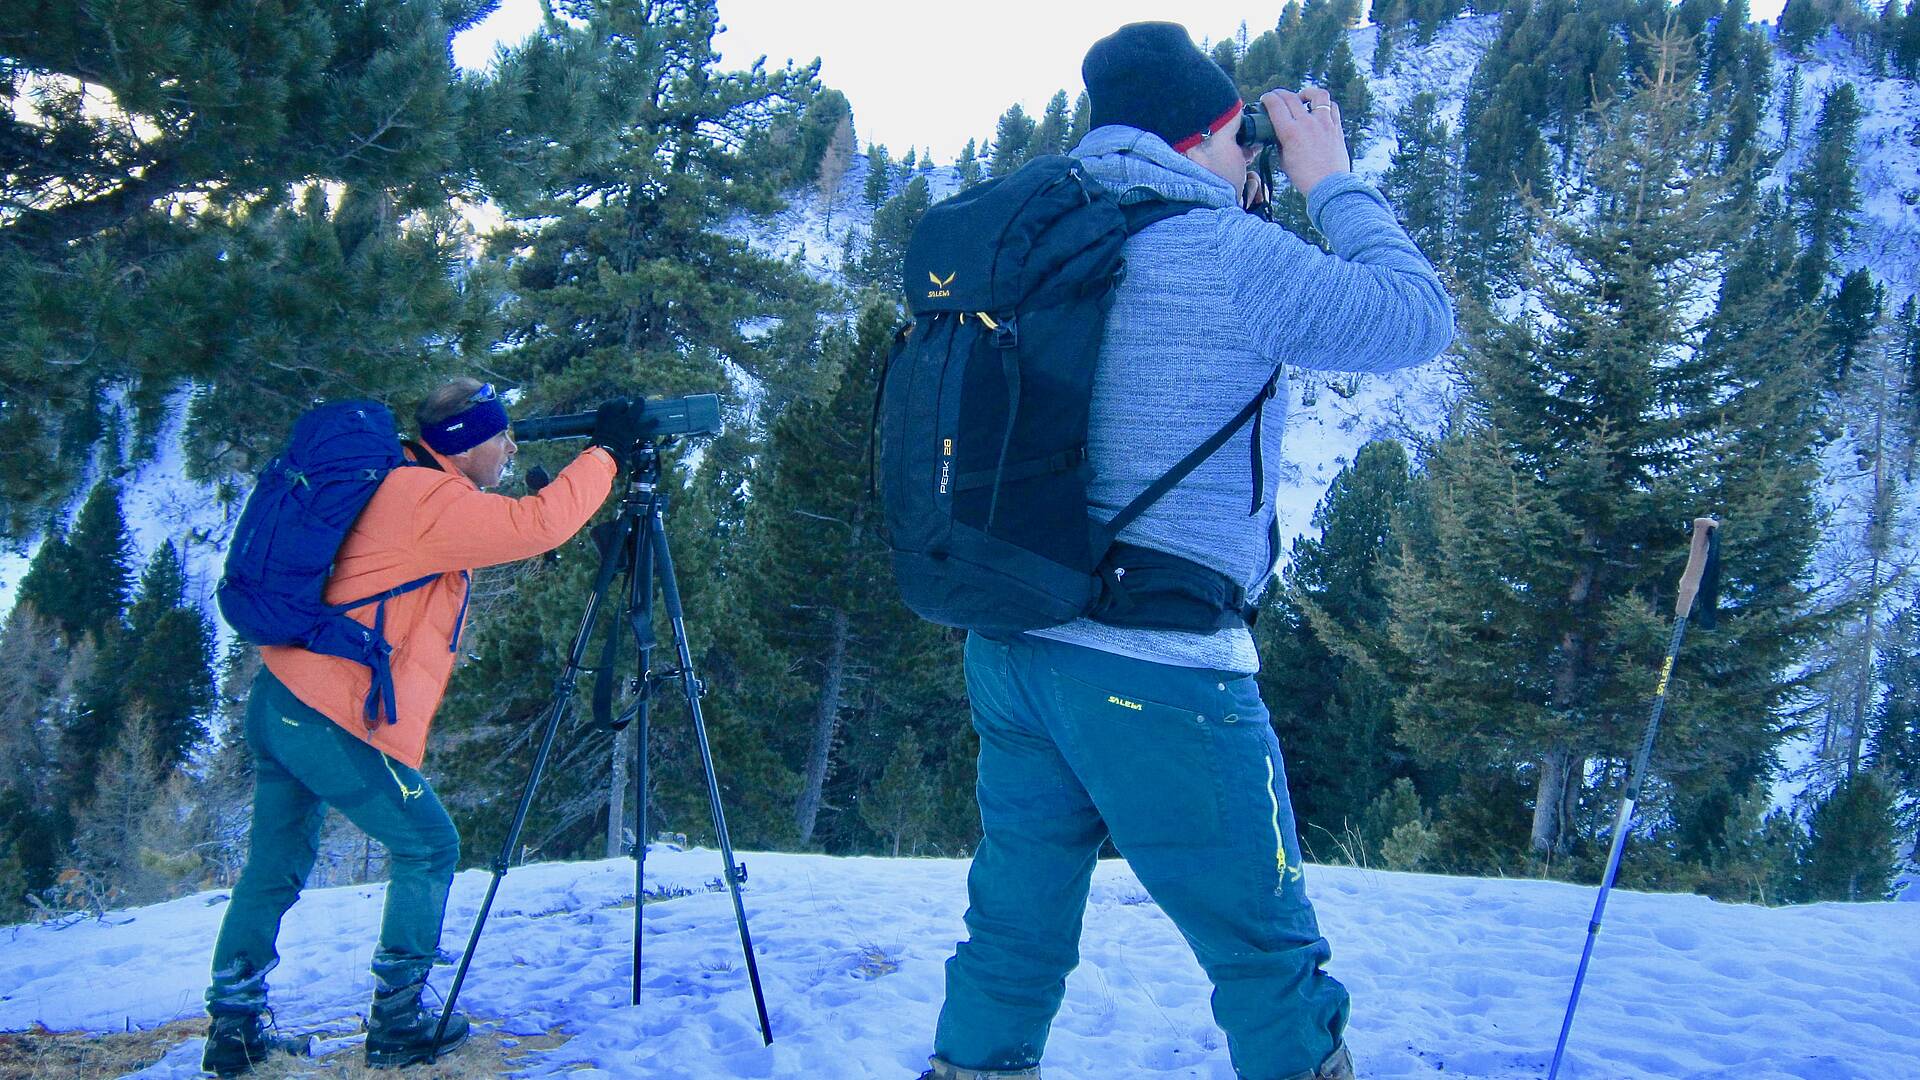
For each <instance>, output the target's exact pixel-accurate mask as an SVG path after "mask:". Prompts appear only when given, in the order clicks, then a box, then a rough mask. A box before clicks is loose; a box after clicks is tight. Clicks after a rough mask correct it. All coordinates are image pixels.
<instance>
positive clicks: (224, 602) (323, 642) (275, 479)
mask: <svg viewBox="0 0 1920 1080" xmlns="http://www.w3.org/2000/svg"><path fill="white" fill-rule="evenodd" d="M401 446H402V443H401V440H400V435H399V431H398V430H397V428H396V427H395V425H394V420H393V413H391V412H389V411H388V410H387V407H386V406H384V405H382V404H380V403H379V402H376V401H336V402H331V403H329V404H326V405H322V406H320V407H318V408H316V409H313V410H311V411H309V412H308V413H307V414H306V415H304V416H302V417H301V418H300V419H299V421H297V422H296V423H295V424H294V425H293V439H292V442H291V443H290V444H289V445H288V446H287V449H286V451H285V452H284V453H282V454H281V455H280V456H279V457H276V458H274V459H273V460H272V461H271V462H269V463H268V464H267V467H266V468H264V469H262V470H261V471H260V477H259V479H258V481H256V482H255V484H254V487H253V494H252V495H250V496H248V497H247V505H246V509H245V510H243V511H242V512H241V514H240V524H239V526H238V527H237V528H235V530H234V533H233V543H232V545H231V547H230V548H229V549H228V551H227V565H226V572H225V575H224V576H223V577H222V578H221V579H220V588H219V591H218V593H217V594H216V597H217V599H218V602H219V605H220V614H221V616H222V617H223V618H225V619H226V620H227V625H229V626H231V627H233V629H234V632H235V633H237V634H239V635H240V637H241V639H242V640H244V641H247V642H249V643H251V644H254V645H290V646H298V647H299V648H302V649H306V650H308V651H310V652H317V653H324V654H326V655H328V656H338V657H343V658H345V659H348V660H352V661H355V662H356V663H361V664H365V665H366V666H367V667H368V668H370V669H371V670H372V671H373V686H372V688H371V689H369V690H368V691H367V700H366V704H365V706H364V710H363V711H364V714H365V719H366V722H367V726H368V727H372V726H374V725H376V724H378V723H379V721H380V717H381V714H382V712H383V711H384V713H385V716H386V721H387V723H389V724H391V723H394V722H395V721H396V720H397V718H398V717H397V714H396V708H395V704H394V689H393V670H392V668H391V666H390V665H389V660H388V658H389V657H390V656H391V655H392V653H393V647H392V646H391V645H389V644H387V638H386V633H385V624H386V615H387V605H386V602H387V601H388V600H391V599H393V598H394V597H396V596H399V595H401V594H403V593H408V592H412V591H413V590H415V589H418V588H422V587H424V586H426V585H428V584H430V583H431V582H432V581H433V580H434V579H435V578H437V577H439V576H440V575H439V574H428V575H427V576H426V577H423V578H420V579H418V580H416V581H409V582H407V583H406V584H404V585H401V586H399V587H397V588H393V589H388V590H387V591H386V592H383V593H380V594H379V595H377V596H369V597H367V598H365V599H363V600H356V601H353V602H352V603H347V604H328V603H326V602H325V600H324V599H322V594H323V593H324V592H325V590H326V587H327V579H328V578H329V576H331V574H332V573H333V560H334V556H335V555H336V554H338V553H339V551H340V543H341V541H343V540H345V539H346V536H347V530H349V529H351V528H352V527H353V523H354V521H355V520H356V519H358V518H359V516H360V511H362V510H364V509H365V508H366V505H367V503H368V501H370V500H371V499H372V498H373V493H374V492H375V491H377V490H379V487H380V483H381V481H383V480H385V479H386V478H387V474H388V473H391V472H392V471H393V470H395V469H397V468H401V467H403V466H407V465H413V464H416V462H412V461H409V460H407V456H406V455H405V454H404V453H402V452H401ZM416 453H417V456H418V457H419V462H418V463H420V464H428V463H431V462H432V460H433V459H432V458H431V457H430V456H428V455H427V454H426V453H425V452H424V451H416ZM431 467H433V468H438V467H439V466H437V465H433V466H431ZM368 604H378V605H380V606H379V610H378V611H377V612H376V614H375V615H374V621H373V626H372V627H371V628H369V627H366V626H363V625H361V624H360V623H358V622H356V621H355V620H353V619H350V618H348V617H347V612H349V611H352V610H354V609H355V608H360V607H365V606H366V605H368ZM465 616H466V611H465V605H464V604H463V605H462V610H461V621H462V622H464V621H465ZM455 633H456V635H457V634H458V631H457V630H456V632H455ZM456 642H457V637H456Z"/></svg>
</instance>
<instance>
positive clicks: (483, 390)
mask: <svg viewBox="0 0 1920 1080" xmlns="http://www.w3.org/2000/svg"><path fill="white" fill-rule="evenodd" d="M499 396H500V395H499V394H497V393H495V392H494V389H493V384H492V383H481V384H480V389H478V390H475V391H474V392H473V393H471V394H469V395H467V404H469V405H478V404H479V403H481V402H483V401H494V400H496V399H498V398H499Z"/></svg>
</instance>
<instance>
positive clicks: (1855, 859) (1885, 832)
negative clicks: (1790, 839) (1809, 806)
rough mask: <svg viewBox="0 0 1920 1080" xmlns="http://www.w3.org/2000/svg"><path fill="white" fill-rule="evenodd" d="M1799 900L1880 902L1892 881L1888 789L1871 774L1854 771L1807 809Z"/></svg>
mask: <svg viewBox="0 0 1920 1080" xmlns="http://www.w3.org/2000/svg"><path fill="white" fill-rule="evenodd" d="M1810 831H1811V833H1812V837H1811V840H1810V842H1809V844H1808V848H1807V862H1806V869H1805V872H1804V877H1803V881H1804V889H1805V892H1804V895H1803V897H1802V899H1805V900H1815V901H1818V900H1881V899H1885V897H1886V894H1887V889H1888V888H1889V887H1891V886H1892V884H1893V868H1894V853H1893V841H1894V822H1893V801H1892V793H1891V792H1889V791H1888V790H1887V786H1886V784H1885V783H1884V782H1883V781H1882V780H1881V779H1880V777H1879V776H1878V775H1877V774H1875V773H1870V772H1863V773H1858V774H1855V775H1854V776H1853V777H1852V778H1851V779H1849V780H1847V781H1845V782H1843V783H1842V784H1841V785H1840V786H1839V787H1838V788H1836V789H1835V790H1834V792H1833V794H1831V795H1829V796H1828V797H1827V798H1826V799H1825V800H1824V801H1822V802H1821V803H1820V805H1819V806H1817V807H1815V809H1814V811H1813V820H1812V822H1811V827H1810Z"/></svg>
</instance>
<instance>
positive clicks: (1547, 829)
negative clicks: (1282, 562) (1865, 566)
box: [1390, 29, 1818, 854]
mask: <svg viewBox="0 0 1920 1080" xmlns="http://www.w3.org/2000/svg"><path fill="white" fill-rule="evenodd" d="M1645 46H1646V50H1647V51H1648V52H1649V53H1650V54H1651V55H1652V56H1653V57H1654V61H1653V63H1652V64H1651V66H1650V67H1649V68H1648V69H1647V70H1646V71H1644V72H1643V73H1642V76H1641V82H1640V85H1639V88H1638V90H1637V91H1636V92H1635V93H1634V94H1633V95H1632V96H1630V97H1627V98H1624V99H1621V100H1616V101H1613V102H1610V103H1608V105H1607V106H1606V107H1605V108H1604V109H1602V110H1597V116H1596V125H1595V136H1594V138H1595V142H1594V145H1593V147H1592V149H1591V153H1590V156H1589V158H1588V160H1587V162H1586V168H1585V170H1584V174H1583V176H1584V179H1583V181H1582V183H1581V184H1580V185H1579V186H1578V187H1576V188H1575V189H1574V190H1572V191H1570V192H1569V193H1568V195H1567V198H1566V200H1565V204H1564V205H1566V206H1567V207H1569V208H1579V209H1577V210H1574V209H1568V210H1564V211H1561V212H1559V213H1557V214H1549V213H1546V212H1545V209H1544V208H1537V209H1536V214H1537V215H1538V216H1537V219H1536V220H1537V224H1536V225H1535V226H1534V228H1533V230H1532V231H1533V232H1534V233H1535V234H1536V235H1537V236H1538V244H1537V250H1536V252H1535V253H1534V254H1532V255H1531V256H1530V258H1529V261H1528V268H1529V273H1528V278H1527V280H1528V281H1529V283H1530V285H1531V287H1532V290H1533V292H1532V295H1531V297H1530V300H1531V303H1534V304H1538V305H1539V307H1540V309H1541V310H1542V311H1544V312H1545V313H1546V316H1547V317H1548V318H1540V319H1536V318H1534V317H1529V316H1528V315H1527V314H1526V313H1525V312H1520V313H1518V315H1517V317H1514V316H1506V315H1501V314H1498V313H1495V312H1492V311H1489V310H1486V309H1483V308H1480V307H1479V306H1478V305H1477V304H1469V305H1467V309H1466V310H1467V315H1468V317H1467V319H1466V325H1467V327H1468V334H1469V340H1470V342H1471V347H1470V348H1469V349H1468V351H1467V365H1466V366H1467V372H1468V377H1469V384H1470V387H1471V392H1470V397H1469V400H1468V408H1467V412H1466V415H1465V417H1464V418H1463V420H1462V421H1461V423H1460V424H1459V425H1458V427H1457V429H1456V431H1455V432H1454V433H1453V434H1452V435H1451V436H1450V437H1449V438H1448V439H1446V440H1445V441H1443V443H1441V444H1440V446H1439V447H1438V448H1437V449H1436V451H1435V453H1434V455H1433V456H1432V458H1431V459H1430V460H1429V462H1428V467H1427V480H1426V483H1425V486H1426V488H1427V491H1428V495H1427V496H1426V503H1425V506H1424V508H1423V513H1424V515H1425V518H1426V521H1427V522H1428V524H1427V526H1426V528H1427V529H1428V530H1429V535H1428V536H1427V537H1423V539H1422V542H1421V543H1420V544H1419V545H1418V546H1410V547H1409V548H1408V549H1407V551H1406V555H1405V558H1404V560H1403V562H1402V564H1401V565H1400V566H1398V567H1396V569H1395V571H1394V572H1393V574H1392V575H1390V576H1391V581H1392V586H1391V591H1392V598H1393V605H1392V610H1393V626H1392V632H1393V636H1392V640H1393V644H1394V647H1395V649H1396V650H1397V651H1398V652H1399V653H1400V654H1401V655H1402V656H1404V657H1405V658H1406V662H1407V663H1408V664H1409V670H1410V674H1411V677H1410V678H1409V689H1408V691H1407V695H1406V697H1405V699H1403V703H1402V706H1401V709H1400V720H1401V729H1400V734H1401V735H1402V737H1404V738H1406V739H1407V740H1408V741H1409V744H1410V745H1411V746H1412V748H1413V749H1414V750H1415V751H1416V752H1417V753H1419V754H1421V755H1422V756H1423V759H1424V760H1427V761H1429V762H1433V763H1438V764H1449V763H1450V764H1455V765H1459V766H1462V767H1467V766H1472V767H1479V768H1484V767H1485V766H1486V764H1487V763H1496V764H1499V765H1507V764H1526V765H1527V768H1528V772H1529V774H1530V777H1531V786H1532V787H1533V789H1534V793H1535V798H1534V811H1533V822H1532V827H1531V829H1530V838H1531V844H1532V846H1533V847H1534V849H1535V850H1536V851H1537V852H1539V853H1542V854H1546V853H1554V854H1564V853H1566V852H1568V851H1570V850H1572V848H1573V845H1574V842H1575V840H1576V839H1577V838H1578V834H1579V832H1580V827H1579V822H1578V821H1577V818H1576V815H1577V811H1578V809H1579V807H1580V805H1581V800H1582V797H1583V794H1584V791H1585V781H1584V777H1585V776H1586V775H1587V772H1588V770H1587V767H1586V765H1587V763H1588V762H1589V761H1591V760H1594V759H1596V758H1597V759H1601V760H1602V761H1612V762H1619V761H1623V760H1625V759H1626V758H1627V757H1628V756H1630V754H1631V752H1632V749H1633V747H1634V745H1635V744H1636V742H1637V739H1638V736H1639V732H1640V730H1641V729H1642V727H1643V726H1644V723H1645V705H1646V700H1647V698H1648V697H1649V696H1650V692H1651V689H1652V680H1653V678H1654V674H1655V672H1656V671H1657V669H1658V667H1659V662H1660V659H1661V654H1662V653H1663V645H1664V642H1665V639H1666V633H1665V630H1666V626H1667V618H1666V612H1665V610H1663V608H1670V607H1671V597H1672V595H1673V588H1674V585H1675V583H1676V582H1677V581H1678V578H1679V572H1680V569H1681V564H1682V563H1683V562H1684V560H1685V556H1686V542H1685V540H1686V534H1685V531H1684V528H1683V526H1684V524H1685V523H1686V522H1687V520H1688V519H1690V518H1692V517H1693V516H1696V515H1697V514H1699V513H1701V512H1702V510H1704V509H1706V508H1709V507H1711V508H1714V509H1717V510H1718V511H1720V512H1721V513H1724V514H1725V515H1726V518H1727V520H1728V521H1729V522H1733V523H1738V522H1743V521H1744V522H1749V523H1750V524H1749V525H1747V526H1745V527H1744V528H1736V527H1734V526H1730V528H1729V530H1728V532H1727V535H1726V536H1725V538H1724V539H1723V546H1722V567H1723V571H1722V573H1723V576H1724V577H1725V579H1726V584H1725V586H1724V588H1725V589H1726V594H1725V595H1727V596H1728V597H1729V600H1730V605H1729V606H1730V607H1732V608H1733V610H1732V611H1731V612H1729V613H1728V614H1727V615H1725V616H1723V621H1722V624H1721V629H1720V630H1719V631H1718V632H1717V633H1715V634H1713V635H1700V638H1701V640H1699V641H1697V642H1696V641H1690V643H1689V652H1688V655H1686V656H1683V657H1682V667H1681V670H1680V671H1679V672H1676V674H1675V676H1674V679H1673V684H1672V687H1673V688H1672V690H1670V693H1671V694H1672V695H1673V696H1674V698H1675V700H1676V701H1679V700H1685V701H1686V705H1685V706H1684V707H1682V706H1679V705H1673V706H1670V708H1669V714H1668V715H1669V719H1668V722H1667V724H1666V726H1665V727H1663V741H1662V744H1661V745H1662V754H1661V755H1660V756H1658V757H1657V758H1656V762H1655V766H1656V770H1657V771H1658V772H1659V773H1660V779H1659V780H1657V781H1656V785H1660V784H1665V785H1667V786H1668V787H1671V788H1673V789H1674V790H1675V794H1674V796H1673V797H1674V799H1675V804H1676V805H1677V806H1681V810H1680V813H1681V814H1683V815H1684V814H1685V812H1686V811H1685V808H1684V804H1685V803H1686V802H1687V800H1689V799H1696V800H1697V799H1698V798H1699V797H1700V794H1699V793H1700V791H1701V790H1702V789H1705V788H1709V787H1714V786H1716V785H1722V784H1723V783H1724V781H1725V778H1726V777H1727V776H1729V775H1735V774H1738V773H1739V771H1740V770H1742V769H1747V768H1751V767H1752V766H1753V765H1754V763H1755V762H1758V761H1760V760H1763V759H1764V758H1765V756H1766V755H1767V754H1768V753H1769V752H1770V750H1771V748H1772V745H1773V743H1774V742H1775V740H1777V738H1778V737H1779V736H1778V729H1777V726H1776V721H1775V719H1774V718H1775V716H1776V712H1777V710H1778V709H1779V708H1780V706H1781V704H1782V702H1783V701H1784V700H1785V698H1786V695H1787V694H1788V692H1789V689H1790V685H1791V680H1790V679H1789V677H1788V676H1787V675H1786V674H1785V670H1786V668H1787V666H1788V664H1789V661H1790V659H1791V658H1794V657H1796V656H1798V655H1799V649H1800V648H1801V647H1802V646H1803V644H1804V642H1805V640H1806V635H1807V634H1808V633H1809V632H1810V627H1811V626H1813V625H1817V624H1814V623H1812V622H1811V620H1810V618H1809V617H1808V615H1807V613H1806V611H1805V608H1806V607H1807V605H1806V603H1805V600H1804V594H1803V592H1802V589H1803V588H1804V586H1803V585H1802V584H1800V581H1801V579H1800V575H1801V574H1802V573H1804V569H1805V567H1806V565H1807V560H1808V559H1809V558H1810V555H1811V550H1812V546H1813V543H1814V538H1815V535H1816V530H1815V521H1814V516H1813V506H1812V485H1813V480H1814V477H1815V475H1816V469H1815V460H1814V455H1813V449H1814V438H1815V434H1816V430H1817V428H1816V422H1817V420H1818V414H1817V413H1816V412H1815V411H1814V410H1815V408H1816V407H1817V395H1816V394H1812V393H1809V384H1808V380H1809V378H1811V377H1812V372H1811V370H1809V369H1808V368H1807V367H1806V365H1805V364H1804V362H1803V360H1802V357H1803V356H1804V354H1805V344H1804V343H1805V339H1806V337H1807V335H1808V333H1809V332H1810V331H1811V327H1809V326H1808V325H1806V322H1805V320H1800V321H1798V322H1796V321H1794V320H1791V319H1785V320H1783V319H1780V318H1778V317H1777V315H1776V317H1774V318H1772V319H1770V320H1769V319H1764V318H1761V317H1760V313H1762V312H1766V311H1768V307H1767V306H1766V305H1768V304H1771V305H1772V306H1773V310H1774V311H1775V312H1776V313H1777V311H1778V310H1779V308H1780V307H1781V305H1780V304H1779V293H1778V289H1777V286H1773V287H1771V288H1770V287H1769V285H1768V284H1767V283H1766V282H1765V281H1764V280H1763V281H1762V282H1761V283H1758V284H1752V285H1749V284H1748V283H1747V282H1746V281H1745V280H1744V279H1743V280H1741V281H1740V290H1739V291H1738V292H1737V293H1733V294H1727V293H1723V294H1722V297H1721V301H1722V303H1721V308H1720V310H1718V311H1716V312H1714V313H1712V314H1711V315H1704V316H1703V315H1701V314H1697V313H1698V312H1699V311H1700V309H1701V304H1700V303H1699V302H1700V301H1701V300H1702V299H1704V297H1702V296H1701V295H1700V293H1701V291H1702V289H1703V283H1709V282H1712V281H1714V280H1715V279H1716V278H1717V277H1719V276H1720V273H1719V271H1721V270H1723V269H1725V268H1726V267H1727V266H1728V264H1729V263H1734V262H1736V260H1733V259H1730V258H1728V257H1727V256H1725V255H1722V254H1721V253H1722V252H1724V251H1728V250H1739V249H1740V246H1741V244H1742V243H1743V242H1744V241H1745V239H1746V235H1745V233H1744V232H1743V230H1742V228H1741V225H1740V223H1739V222H1738V220H1737V215H1735V217H1734V218H1733V219H1729V218H1728V217H1726V216H1723V215H1724V214H1725V213H1726V212H1727V207H1728V206H1729V203H1728V200H1727V188H1728V183H1727V181H1726V178H1724V177H1720V176H1718V175H1717V174H1716V173H1715V171H1714V169H1713V168H1712V161H1711V155H1712V146H1711V140H1708V139H1703V138H1702V137H1701V133H1702V132H1703V131H1710V130H1712V129H1713V126H1714V125H1715V124H1716V123H1718V118H1716V117H1714V116H1712V115H1710V114H1708V113H1707V112H1706V111H1705V109H1704V102H1703V100H1702V95H1701V94H1700V92H1699V90H1698V80H1697V77H1696V76H1697V73H1696V71H1695V70H1694V69H1693V67H1692V64H1693V55H1694V54H1693V50H1692V48H1691V46H1690V45H1689V43H1688V42H1687V41H1686V40H1685V39H1683V38H1681V37H1680V36H1679V35H1678V34H1677V33H1675V32H1674V31H1672V30H1671V29H1669V31H1668V32H1667V33H1665V34H1664V35H1662V37H1661V38H1660V39H1658V40H1657V41H1652V42H1647V43H1645ZM1735 269H1736V270H1737V269H1739V267H1737V266H1736V267H1735ZM1726 276H1727V278H1728V283H1729V284H1732V283H1733V281H1734V278H1735V272H1734V270H1727V271H1726ZM1756 305H1759V306H1756ZM1695 342H1702V343H1703V344H1702V345H1700V346H1699V347H1697V348H1696V347H1694V344H1693V343H1695ZM1730 391H1731V392H1730ZM1615 775H1616V776H1617V775H1618V773H1617V771H1616V773H1615ZM1509 812H1510V813H1514V814H1516V815H1517V814H1518V813H1520V812H1521V808H1520V807H1519V806H1513V807H1511V808H1510V809H1509Z"/></svg>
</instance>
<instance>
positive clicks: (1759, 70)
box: [1702, 0, 1778, 207]
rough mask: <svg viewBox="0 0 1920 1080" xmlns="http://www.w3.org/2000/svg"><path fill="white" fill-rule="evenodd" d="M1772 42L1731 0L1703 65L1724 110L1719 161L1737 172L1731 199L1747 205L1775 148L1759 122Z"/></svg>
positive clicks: (1768, 85)
mask: <svg viewBox="0 0 1920 1080" xmlns="http://www.w3.org/2000/svg"><path fill="white" fill-rule="evenodd" d="M1772 72H1773V45H1772V43H1771V42H1769V41H1768V40H1767V37H1766V34H1765V33H1764V32H1763V31H1761V30H1758V29H1756V28H1754V27H1752V26H1749V25H1748V23H1747V6H1746V0H1731V2H1730V3H1729V4H1728V5H1727V9H1726V11H1725V12H1724V13H1723V14H1722V15H1721V16H1720V21H1719V22H1718V23H1716V24H1715V26H1714V30H1713V36H1712V39H1711V41H1710V43H1709V45H1708V49H1707V57H1706V61H1705V64H1704V66H1703V68H1702V78H1703V79H1704V80H1705V84H1706V86H1707V91H1708V95H1709V99H1710V101H1711V104H1712V107H1713V108H1714V110H1715V111H1716V112H1723V113H1724V114H1725V115H1726V118H1727V120H1726V126H1725V128H1724V129H1723V133H1722V135H1721V137H1720V166H1721V170H1722V171H1723V172H1727V173H1731V174H1734V175H1735V177H1736V185H1735V193H1734V198H1735V199H1736V201H1739V202H1741V203H1743V204H1745V205H1747V206H1748V207H1752V206H1753V204H1754V203H1755V202H1756V201H1757V198H1758V191H1759V187H1760V181H1761V179H1762V177H1764V176H1765V175H1766V174H1767V172H1768V171H1769V170H1771V169H1772V167H1773V164H1774V162H1775V161H1776V160H1777V159H1778V152H1777V151H1774V150H1772V149H1770V148H1768V147H1766V146H1763V145H1762V144H1761V141H1760V123H1761V119H1762V115H1763V112H1764V110H1765V109H1766V105H1767V99H1768V97H1769V96H1770V95H1771V92H1772V85H1773V74H1772Z"/></svg>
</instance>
